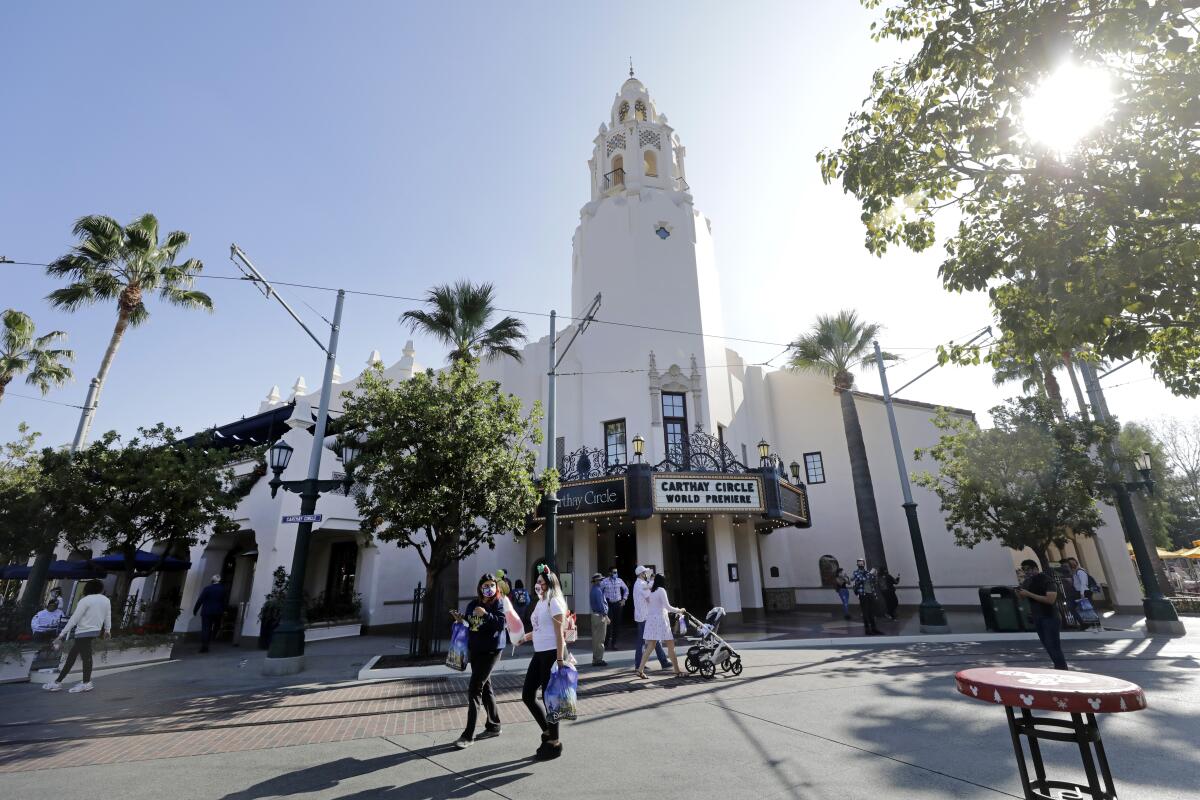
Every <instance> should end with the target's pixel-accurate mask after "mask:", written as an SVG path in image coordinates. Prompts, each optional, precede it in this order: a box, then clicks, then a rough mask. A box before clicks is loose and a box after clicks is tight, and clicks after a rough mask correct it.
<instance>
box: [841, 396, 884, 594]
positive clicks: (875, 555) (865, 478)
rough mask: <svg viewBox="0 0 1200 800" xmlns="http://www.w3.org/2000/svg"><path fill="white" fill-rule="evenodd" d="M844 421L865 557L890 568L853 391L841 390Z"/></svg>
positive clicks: (870, 561) (869, 560)
mask: <svg viewBox="0 0 1200 800" xmlns="http://www.w3.org/2000/svg"><path fill="white" fill-rule="evenodd" d="M839 394H840V395H841V398H840V399H841V404H842V424H843V425H844V426H845V428H846V449H847V450H848V451H849V453H850V475H851V477H852V479H853V483H854V504H855V506H856V507H857V510H858V527H859V531H860V533H861V534H862V543H863V557H864V558H865V559H866V560H867V567H877V568H878V569H879V570H881V571H884V570H887V557H886V556H885V555H884V552H883V533H882V531H880V528H879V511H878V509H877V508H876V506H875V486H874V484H872V482H871V467H870V464H868V462H867V447H866V444H864V442H863V434H862V425H861V424H860V423H859V421H858V408H857V407H856V406H855V405H854V395H853V394H852V393H851V392H850V390H848V389H847V390H843V391H840V392H839Z"/></svg>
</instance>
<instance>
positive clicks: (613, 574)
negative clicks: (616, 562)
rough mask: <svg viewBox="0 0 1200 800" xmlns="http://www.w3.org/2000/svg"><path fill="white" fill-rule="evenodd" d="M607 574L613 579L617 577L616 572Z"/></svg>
mask: <svg viewBox="0 0 1200 800" xmlns="http://www.w3.org/2000/svg"><path fill="white" fill-rule="evenodd" d="M608 574H609V575H612V576H613V577H614V578H615V577H617V573H616V572H610V573H608Z"/></svg>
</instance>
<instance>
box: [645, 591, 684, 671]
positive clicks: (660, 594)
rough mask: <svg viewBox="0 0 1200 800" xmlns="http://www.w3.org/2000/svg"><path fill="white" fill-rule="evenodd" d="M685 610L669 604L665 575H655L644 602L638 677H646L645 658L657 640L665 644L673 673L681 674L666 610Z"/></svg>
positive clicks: (648, 656)
mask: <svg viewBox="0 0 1200 800" xmlns="http://www.w3.org/2000/svg"><path fill="white" fill-rule="evenodd" d="M685 610H686V609H683V608H676V607H675V606H673V605H671V601H670V600H668V599H667V579H666V577H664V576H663V575H661V574H659V575H655V576H654V586H653V588H652V589H651V591H650V599H649V601H648V602H647V603H646V629H645V632H644V633H643V634H642V638H643V639H644V640H645V646H644V647H643V648H642V660H641V661H640V662H639V663H638V665H637V674H638V677H639V678H644V677H646V660H647V659H649V658H650V654H651V653H652V652H654V648H655V646H656V645H657V644H658V643H659V642H662V643H663V644H665V645H666V646H667V654H668V655H670V657H671V664H673V665H674V667H675V675H676V676H677V677H682V676H683V671H682V670H681V669H679V658H678V657H677V656H676V655H675V634H674V633H673V632H672V631H671V618H670V617H668V616H667V612H672V611H673V612H676V613H680V614H682V613H683V612H684V611H685Z"/></svg>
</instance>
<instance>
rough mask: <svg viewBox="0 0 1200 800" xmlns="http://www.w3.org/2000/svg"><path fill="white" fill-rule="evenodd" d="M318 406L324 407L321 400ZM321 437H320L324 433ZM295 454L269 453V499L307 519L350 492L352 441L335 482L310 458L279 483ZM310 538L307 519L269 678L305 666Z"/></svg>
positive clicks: (267, 668) (344, 448) (345, 445)
mask: <svg viewBox="0 0 1200 800" xmlns="http://www.w3.org/2000/svg"><path fill="white" fill-rule="evenodd" d="M339 310H340V309H339ZM335 330H336V328H335ZM321 405H322V406H324V405H325V401H324V398H323V397H322V402H321ZM321 433H322V434H323V433H324V431H322V432H321ZM324 439H325V437H324V436H323V435H321V436H314V437H313V453H315V458H316V465H317V468H318V469H319V468H320V465H321V451H322V450H323V449H324V444H325V442H324ZM294 450H295V448H293V447H292V446H291V445H290V444H288V443H287V442H285V441H283V440H282V439H280V440H279V441H277V442H276V443H275V444H273V445H272V446H271V449H270V450H269V451H268V463H269V464H270V467H271V471H272V472H273V473H274V477H273V478H272V479H271V482H270V484H269V485H270V487H271V497H275V495H276V493H277V492H278V491H279V489H281V488H282V489H283V490H284V491H287V492H294V493H296V494H298V495H300V514H301V515H303V516H305V517H309V516H311V515H312V514H313V513H314V512H315V511H316V510H317V500H318V498H320V496H321V494H322V493H323V492H331V491H333V490H334V489H338V488H342V489H345V490H346V491H347V492H348V491H350V486H351V485H352V484H353V482H354V478H353V474H352V469H353V465H354V460H355V458H356V457H357V456H358V447H357V445H355V444H354V443H353V442H352V441H350V440H345V441H343V442H342V444H341V446H340V448H339V450H340V455H341V457H342V467H343V468H344V469H345V470H346V476H345V477H344V478H338V479H330V480H320V479H318V478H317V477H316V474H315V471H314V470H313V469H312V464H313V462H312V459H311V458H310V460H309V474H308V477H307V478H305V479H303V480H298V481H285V480H280V478H279V476H280V475H281V474H282V473H283V471H284V470H285V469H287V467H288V463H289V462H290V461H291V460H292V453H293V451H294ZM311 538H312V522H311V520H307V519H306V521H304V522H301V523H300V527H299V529H298V530H297V531H296V547H295V549H294V550H293V551H292V571H291V574H290V576H289V578H288V587H287V596H286V597H285V598H284V600H283V613H282V616H281V618H280V620H279V627H277V628H276V629H275V633H274V634H273V635H272V636H271V648H270V650H268V651H267V659H266V662H265V665H264V668H263V671H264V672H265V673H266V674H268V675H290V674H292V673H293V672H299V671H300V670H301V669H303V666H304V665H303V658H304V618H303V615H302V613H301V611H302V609H303V605H304V577H305V573H306V571H307V566H308V545H309V542H310V540H311Z"/></svg>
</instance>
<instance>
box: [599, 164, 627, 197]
mask: <svg viewBox="0 0 1200 800" xmlns="http://www.w3.org/2000/svg"><path fill="white" fill-rule="evenodd" d="M624 188H625V170H624V169H622V168H620V167H617V168H616V169H614V170H613V171H612V172H608V173H605V175H604V191H606V192H608V191H611V190H613V189H624Z"/></svg>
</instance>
